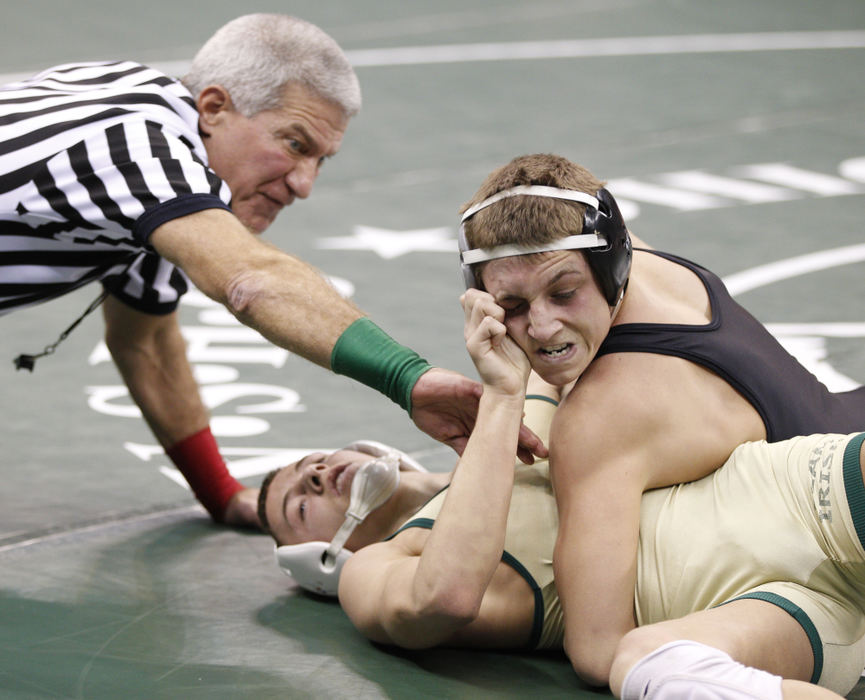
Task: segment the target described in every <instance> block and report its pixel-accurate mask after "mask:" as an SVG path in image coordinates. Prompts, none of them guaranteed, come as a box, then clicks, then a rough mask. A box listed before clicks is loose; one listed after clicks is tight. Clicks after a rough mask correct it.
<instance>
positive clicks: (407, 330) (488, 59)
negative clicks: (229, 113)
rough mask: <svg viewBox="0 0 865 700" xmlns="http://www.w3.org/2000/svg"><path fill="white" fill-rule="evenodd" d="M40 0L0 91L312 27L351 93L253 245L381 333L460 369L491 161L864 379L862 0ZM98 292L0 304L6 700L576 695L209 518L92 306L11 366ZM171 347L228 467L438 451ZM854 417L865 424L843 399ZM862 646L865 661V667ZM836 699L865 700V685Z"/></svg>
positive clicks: (831, 374)
mask: <svg viewBox="0 0 865 700" xmlns="http://www.w3.org/2000/svg"><path fill="white" fill-rule="evenodd" d="M207 8H208V14H207V15H206V16H204V15H201V14H199V13H198V12H197V11H196V10H197V9H199V8H198V6H196V5H195V4H183V3H172V4H167V3H164V4H163V3H161V2H156V3H151V4H148V5H142V4H139V3H128V2H125V1H124V0H121V2H120V3H119V4H118V3H117V2H114V3H111V4H109V3H105V2H100V1H98V0H85V1H84V2H80V3H65V2H60V1H59V0H37V2H34V3H29V4H27V3H18V4H10V6H9V7H6V8H4V17H5V20H6V21H5V22H4V23H3V28H2V29H0V36H2V41H0V57H2V61H0V73H3V76H2V77H3V80H2V82H4V83H5V82H8V81H11V80H13V79H16V78H18V77H21V76H24V75H27V74H30V73H32V72H35V71H36V70H39V69H42V68H45V67H48V66H49V65H53V64H57V63H61V62H65V61H75V60H102V59H121V58H129V59H136V60H140V61H143V62H148V63H151V64H153V65H155V66H156V67H160V68H164V69H165V70H168V71H171V72H179V71H182V70H183V66H184V65H185V62H186V60H187V59H188V58H189V57H190V56H191V55H192V53H193V52H194V51H195V50H196V49H197V47H198V46H199V45H200V43H201V42H202V41H203V40H204V39H205V38H206V37H208V36H209V35H210V34H211V33H212V32H213V31H214V30H215V29H216V28H217V27H218V26H220V25H221V24H223V23H224V22H226V21H228V20H229V19H231V18H232V17H234V16H235V14H238V13H240V12H244V11H279V12H289V13H293V14H296V15H298V16H300V17H303V18H305V19H308V20H310V21H312V22H315V23H316V24H318V25H320V26H321V27H322V28H324V29H325V30H326V31H328V32H329V33H330V34H332V35H333V36H334V37H335V38H336V39H337V40H338V41H339V42H340V44H341V45H342V46H343V47H344V48H345V49H346V50H347V52H348V53H349V56H350V57H351V59H352V60H353V62H354V63H355V65H357V66H358V74H359V76H360V79H361V84H362V87H363V90H364V108H363V110H362V112H361V114H360V115H359V116H358V117H357V118H356V119H355V120H354V122H353V123H352V125H351V126H350V127H349V130H348V132H347V134H346V138H345V141H344V144H343V148H342V152H341V153H340V154H339V155H338V157H337V158H335V159H334V160H333V161H332V162H329V163H328V164H327V166H326V168H325V170H324V171H323V173H322V175H321V178H320V179H319V181H318V182H317V183H316V187H315V189H314V191H313V195H312V197H311V198H310V199H309V200H308V201H304V202H297V203H296V204H294V205H293V206H292V207H291V208H290V209H288V210H287V211H286V212H284V213H283V215H282V216H281V218H280V219H279V220H278V221H277V223H276V224H275V225H274V226H273V227H272V229H271V231H270V232H269V233H268V234H267V236H268V238H269V239H270V240H271V241H272V242H274V243H275V244H276V245H278V246H280V247H282V248H284V249H286V250H288V251H291V252H293V253H296V254H297V255H299V256H300V257H302V258H304V259H307V260H309V261H310V262H312V263H313V264H315V265H316V266H318V267H319V268H320V269H321V270H322V271H323V272H325V273H326V274H328V275H330V276H331V277H332V278H333V279H334V281H335V283H336V284H338V285H339V287H340V288H341V289H343V290H344V291H345V293H346V294H351V295H352V297H353V299H354V300H355V301H356V302H357V303H358V305H359V306H361V307H362V308H363V309H365V310H366V311H368V312H369V313H370V315H371V316H372V317H373V318H374V319H375V320H376V321H377V322H378V323H379V325H381V326H382V327H383V328H385V329H386V330H387V331H388V332H390V333H391V334H392V335H393V336H395V337H396V338H397V339H398V340H400V341H401V342H403V343H405V344H407V345H410V346H412V347H413V348H415V349H416V350H418V351H419V352H420V353H421V354H422V355H424V356H425V357H427V358H428V359H429V360H430V361H431V362H433V363H434V364H437V365H441V366H445V367H449V368H452V369H456V370H459V371H462V372H464V373H466V374H473V370H472V367H471V365H470V362H469V360H468V357H467V355H466V352H465V349H464V347H463V342H462V312H461V310H460V308H459V303H458V297H459V294H460V293H461V281H460V275H459V270H458V266H457V262H456V252H455V251H456V243H455V240H456V226H457V210H458V208H459V206H460V205H461V204H462V203H463V202H464V201H466V200H467V199H468V198H469V197H470V196H471V194H472V193H473V192H474V190H475V189H476V188H477V186H478V185H479V184H480V182H481V180H482V179H483V178H484V176H485V175H486V174H487V173H488V172H489V171H490V170H492V169H493V168H495V167H497V166H499V165H501V164H503V163H505V162H506V161H508V160H509V159H510V158H511V157H513V156H515V155H518V154H522V153H528V152H558V153H560V154H562V155H564V156H566V157H568V158H570V159H572V160H575V161H578V162H580V163H583V164H584V165H586V166H587V167H589V168H590V169H591V170H592V171H594V172H595V173H596V174H597V175H598V176H600V177H602V178H605V179H608V180H609V187H610V189H611V191H612V192H613V193H614V194H615V195H616V196H617V198H618V199H619V201H620V204H622V208H623V212H624V214H625V216H626V218H627V219H628V221H629V225H630V227H631V229H632V230H633V231H634V232H635V233H636V234H637V235H638V236H640V237H642V238H643V239H645V240H646V241H647V242H649V243H650V244H652V245H653V246H655V247H658V248H660V249H662V250H670V251H672V252H676V253H679V254H681V255H684V256H685V257H688V258H691V259H693V260H695V261H697V262H700V263H703V264H706V265H708V266H709V267H711V268H712V269H713V270H715V271H716V272H718V273H719V274H721V275H722V276H724V277H725V278H726V279H727V280H728V282H729V284H730V286H731V289H732V290H733V291H734V293H735V295H736V296H737V298H739V299H740V300H741V301H742V302H743V303H744V304H745V305H746V306H747V307H748V308H749V309H750V310H752V312H754V313H755V315H756V316H757V317H758V318H760V319H761V320H762V321H764V322H765V323H767V324H769V325H770V327H771V328H772V330H773V332H775V333H776V335H778V337H779V338H781V339H782V341H783V342H784V343H785V345H787V347H788V348H790V350H791V351H792V352H794V353H795V354H797V355H798V356H799V357H800V358H801V359H802V361H803V362H805V363H806V364H807V365H808V366H809V367H810V368H811V369H812V370H813V371H815V372H818V373H819V374H820V376H821V377H822V378H823V380H824V381H825V382H826V383H827V384H829V385H830V386H831V387H833V388H835V389H837V390H841V389H844V388H848V387H852V386H856V385H858V384H860V383H862V382H863V381H865V342H863V339H865V313H863V302H862V299H863V290H865V283H863V280H865V231H863V224H862V219H863V211H865V209H863V196H862V195H863V192H865V126H863V120H862V114H863V113H865V104H863V103H865V93H863V90H862V75H863V73H865V5H863V3H862V2H860V0H826V1H824V2H820V3H816V2H806V1H804V0H797V1H796V0H794V1H791V0H763V2H759V3H753V2H745V1H744V0H732V1H731V2H727V3H714V2H709V0H694V1H693V2H689V3H682V2H677V1H675V0H605V1H604V2H601V1H600V0H584V1H581V2H572V1H568V0H540V1H539V2H534V3H525V2H520V1H518V0H501V1H490V2H487V1H485V0H461V1H460V2H456V1H454V0H442V1H440V2H436V3H427V2H418V1H415V0H410V1H402V2H396V1H394V0H369V1H368V2H354V3H353V2H349V1H348V0H338V1H335V2H327V3H321V2H311V1H307V0H304V1H298V2H291V3H287V4H286V3H284V2H282V3H277V2H274V1H273V0H262V1H261V2H259V3H257V4H256V5H255V6H254V7H249V8H247V7H244V8H243V9H242V10H240V9H238V7H237V5H236V4H232V3H228V2H223V1H222V0H215V1H214V2H211V3H209V4H208V6H207ZM97 292H98V290H97V289H96V288H92V289H90V288H88V289H85V290H82V291H80V292H78V293H76V294H74V295H71V296H68V297H65V298H63V299H60V300H57V301H54V302H51V303H49V304H46V305H43V306H41V307H38V308H35V309H31V310H27V311H23V312H18V313H15V314H11V315H9V316H5V317H3V318H2V320H0V329H2V330H0V367H2V368H3V369H0V387H2V390H0V405H2V412H3V416H4V418H5V420H4V427H3V432H2V436H3V449H2V453H0V454H2V456H0V476H2V485H3V486H2V497H0V506H2V507H0V620H2V623H0V639H2V643H0V698H4V699H5V698H14V699H24V698H27V699H30V698H34V699H43V698H45V699H54V698H86V699H87V700H102V699H106V700H108V699H112V700H113V699H115V698H208V699H215V698H255V699H260V698H271V697H273V698H277V697H279V698H286V697H291V698H307V697H320V698H445V697H446V698H463V697H464V698H479V697H482V698H487V697H489V698H497V697H502V698H511V697H527V696H537V697H544V698H558V697H562V698H564V697H568V698H573V697H578V698H579V697H582V698H591V697H595V696H596V695H598V694H600V695H605V693H594V692H592V691H591V690H588V689H586V688H585V687H584V686H582V685H581V684H580V683H579V682H578V681H577V679H576V677H575V675H574V674H573V673H572V672H571V670H570V666H569V665H568V663H567V662H566V661H565V660H564V658H563V657H562V656H560V655H553V656H545V655H537V654H529V653H526V654H521V653H508V654H499V653H481V652H463V651H453V650H440V651H431V652H411V653H409V652H394V651H392V650H386V649H381V648H378V647H376V646H373V645H371V644H369V643H368V642H366V641H365V640H364V639H362V638H361V637H360V636H359V635H358V634H356V633H355V632H354V630H353V628H352V627H351V626H350V625H349V623H348V621H347V619H346V618H345V617H344V615H343V614H342V612H341V611H340V609H339V607H338V606H337V605H336V604H335V603H334V602H332V601H324V600H319V599H316V598H313V597H311V596H308V595H305V594H301V593H299V592H298V590H297V589H296V587H294V585H293V583H292V581H291V580H290V579H288V578H287V577H286V576H284V575H283V574H282V573H281V572H280V571H279V570H278V569H277V568H276V566H275V564H274V561H273V553H272V545H271V543H270V541H269V540H268V538H266V537H264V536H261V535H254V534H248V533H238V532H233V531H230V530H226V529H222V528H218V527H215V526H212V525H211V524H210V523H209V521H208V520H207V519H206V518H205V516H204V513H203V511H202V510H200V509H199V508H198V507H197V506H195V505H194V502H193V500H192V498H191V496H190V495H189V492H188V491H186V490H185V489H184V488H182V487H181V486H180V485H178V483H177V481H176V474H174V473H173V472H172V470H170V469H167V465H168V462H167V460H166V459H165V458H164V456H163V455H162V454H161V452H160V451H159V449H158V448H157V447H156V446H155V443H154V440H153V438H152V437H151V436H150V434H149V432H148V431H147V429H146V428H145V426H144V424H143V422H142V421H141V420H140V419H139V418H137V417H136V415H135V409H134V407H133V406H132V405H131V404H130V401H129V399H128V397H127V396H126V394H125V390H124V389H123V387H122V385H121V382H120V380H119V377H118V375H117V373H116V371H115V370H114V369H113V366H112V365H111V363H110V361H109V360H108V357H107V354H106V351H105V348H104V346H103V345H102V344H101V343H100V342H99V338H100V336H101V332H102V327H101V321H100V319H99V314H94V315H93V316H91V317H89V318H87V319H86V320H85V321H84V323H83V324H82V325H81V326H80V327H79V328H78V329H77V330H76V331H75V332H74V333H73V334H72V335H71V336H70V338H69V339H68V341H66V342H65V343H64V344H63V345H61V346H60V348H59V349H58V351H57V353H56V354H55V355H53V356H51V357H49V358H43V359H42V360H40V361H39V363H38V364H37V366H36V371H35V373H34V374H33V375H29V374H27V373H21V372H18V373H16V372H15V371H14V368H13V366H12V359H13V357H15V356H16V355H18V354H19V353H22V352H28V353H33V352H38V351H39V350H41V349H42V347H44V346H45V345H47V344H48V343H51V342H53V341H54V340H55V339H56V337H57V335H58V334H59V333H60V332H61V331H62V330H63V329H65V328H66V327H67V326H68V325H69V324H70V323H71V322H72V321H73V320H74V318H76V316H77V315H78V314H79V313H80V312H81V311H83V309H84V308H86V306H87V305H88V304H89V302H90V301H91V300H92V298H93V297H95V296H96V294H97ZM182 321H183V325H184V329H185V332H186V334H187V339H188V340H189V343H190V357H191V359H192V362H193V364H194V366H195V367H196V370H197V371H198V373H199V380H200V381H201V382H202V385H203V386H204V388H205V396H206V398H207V400H208V403H209V405H210V406H211V408H212V412H213V416H214V423H213V425H214V431H215V432H216V433H218V435H219V441H220V444H221V445H222V447H223V450H224V453H225V456H226V458H227V459H228V460H229V462H230V466H231V469H232V471H233V472H234V473H235V474H236V475H237V476H239V477H240V478H242V479H243V480H244V481H245V482H246V483H248V484H250V485H254V484H257V483H258V482H259V481H260V480H261V477H262V475H263V474H264V473H265V472H266V471H268V470H269V469H270V468H271V467H273V466H276V465H278V464H281V463H284V462H287V461H289V460H291V459H294V458H295V456H296V455H297V454H299V453H304V452H306V451H308V450H310V449H316V448H327V447H337V446H340V445H342V444H345V443H347V442H349V441H352V440H355V439H358V438H369V439H375V440H381V441H385V442H391V443H393V444H395V445H397V446H399V447H400V448H402V449H404V450H406V451H408V452H410V453H412V454H413V455H414V456H416V457H418V458H419V459H421V461H422V462H424V463H425V464H426V465H427V466H429V467H430V468H433V469H437V470H446V469H450V468H451V466H452V465H453V461H454V459H453V455H452V454H451V453H450V451H449V450H448V449H447V448H444V447H441V446H439V445H437V444H436V443H434V442H433V441H432V440H431V439H429V438H427V437H426V436H425V435H423V434H421V433H420V432H419V431H417V430H416V429H415V428H414V427H413V426H412V424H411V423H410V422H409V421H408V420H407V419H406V417H405V415H404V413H403V412H402V411H401V410H400V409H399V408H398V407H396V406H395V405H393V404H390V403H389V402H388V401H387V400H386V399H384V398H382V397H380V396H379V395H377V394H376V393H374V392H373V391H371V390H369V389H366V388H364V387H362V386H359V385H354V384H352V383H350V382H349V381H348V380H346V379H344V378H341V377H336V376H332V375H330V374H328V373H327V372H325V371H324V370H322V369H320V368H317V367H314V366H312V365H311V364H309V363H307V362H304V361H302V360H300V359H299V358H297V357H294V356H292V355H290V354H288V353H285V352H283V351H281V350H278V349H276V348H273V347H271V346H269V345H268V344H267V343H266V342H265V341H263V340H262V339H260V338H259V337H257V336H256V335H255V334H252V333H249V332H247V331H246V330H245V329H244V328H242V327H240V326H238V325H237V324H236V323H233V322H232V320H231V319H229V318H226V316H225V314H223V313H220V310H219V309H218V308H215V307H214V306H213V305H212V304H211V303H210V302H208V301H207V300H206V299H202V298H200V297H199V296H196V295H189V296H188V298H187V299H186V301H185V303H184V305H183V307H182ZM863 428H865V417H863ZM863 664H865V660H863ZM851 697H865V689H863V684H862V683H860V686H859V687H858V688H857V690H856V691H855V692H854V694H853V695H851Z"/></svg>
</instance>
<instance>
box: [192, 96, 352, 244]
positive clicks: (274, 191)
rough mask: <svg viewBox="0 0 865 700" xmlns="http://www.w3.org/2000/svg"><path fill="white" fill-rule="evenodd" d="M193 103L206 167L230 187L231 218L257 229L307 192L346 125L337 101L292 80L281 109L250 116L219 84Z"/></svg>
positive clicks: (333, 152)
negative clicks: (205, 151) (195, 108)
mask: <svg viewBox="0 0 865 700" xmlns="http://www.w3.org/2000/svg"><path fill="white" fill-rule="evenodd" d="M197 104H198V110H199V114H200V120H199V124H200V128H201V131H202V133H203V134H204V135H205V139H204V144H205V148H206V150H207V157H208V161H209V165H210V167H211V168H212V169H213V171H214V172H215V173H216V174H217V175H219V177H220V178H222V179H223V180H224V181H225V182H226V184H227V185H228V187H229V189H231V209H232V211H233V212H234V214H235V216H237V218H238V219H240V220H241V221H242V222H243V224H244V225H245V226H247V228H249V229H250V230H252V231H254V232H255V233H261V232H263V231H264V230H265V229H266V228H267V227H268V226H270V224H271V223H273V220H274V219H275V218H276V216H277V214H279V212H280V211H281V210H282V209H283V207H287V206H289V205H290V204H291V203H292V202H293V201H294V200H295V198H300V199H305V198H306V197H308V196H309V194H310V192H311V191H312V185H313V183H314V182H315V179H316V177H318V174H319V171H320V170H321V166H322V165H323V164H324V162H325V160H327V159H328V158H330V157H332V156H334V155H336V152H337V151H338V150H339V147H340V145H341V144H342V137H343V134H344V133H345V130H346V128H347V127H348V118H347V117H346V116H345V115H344V114H343V112H342V110H341V109H340V108H339V107H338V106H337V105H335V104H334V103H332V102H329V101H328V100H325V99H322V98H321V97H319V96H318V95H316V94H315V93H313V92H311V91H310V90H308V89H306V88H305V87H303V86H301V85H298V84H293V83H290V84H289V85H287V86H286V88H285V92H284V96H283V100H282V103H281V106H280V107H277V108H275V109H267V110H264V111H262V112H259V113H258V114H254V115H253V116H251V117H246V116H244V115H243V114H241V113H240V112H239V111H237V110H236V109H235V108H234V106H233V105H232V103H231V98H230V96H229V95H228V93H227V91H225V90H224V89H223V88H221V87H220V86H211V87H208V88H205V89H204V90H203V91H202V92H201V95H200V96H199V98H198V101H197Z"/></svg>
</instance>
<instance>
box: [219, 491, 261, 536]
mask: <svg viewBox="0 0 865 700" xmlns="http://www.w3.org/2000/svg"><path fill="white" fill-rule="evenodd" d="M222 522H224V523H225V524H226V525H231V526H232V527H251V528H257V529H259V530H260V529H261V522H260V521H259V519H258V489H243V490H242V491H238V492H237V493H236V494H234V495H233V496H232V497H231V500H229V501H228V505H227V506H226V507H225V513H224V514H223V516H222Z"/></svg>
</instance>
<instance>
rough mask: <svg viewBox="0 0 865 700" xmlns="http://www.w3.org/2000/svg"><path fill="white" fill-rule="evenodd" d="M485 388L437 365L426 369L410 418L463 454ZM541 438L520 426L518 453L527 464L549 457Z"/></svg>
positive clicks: (417, 386) (414, 392)
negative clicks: (535, 457)
mask: <svg viewBox="0 0 865 700" xmlns="http://www.w3.org/2000/svg"><path fill="white" fill-rule="evenodd" d="M482 393H483V387H482V386H481V385H480V384H479V383H478V382H475V381H472V380H471V379H468V378H467V377H464V376H463V375H461V374H458V373H456V372H452V371H450V370H446V369H440V368H437V367H434V368H433V369H430V370H428V371H426V372H424V373H423V374H422V375H421V377H420V379H418V380H417V382H416V383H415V385H414V387H413V388H412V392H411V403H412V412H411V417H412V420H413V421H414V423H415V425H417V427H418V428H420V429H421V430H423V431H424V432H425V433H427V434H428V435H430V436H431V437H434V438H435V439H436V440H438V441H440V442H443V443H445V444H447V445H450V446H451V447H452V448H453V449H454V450H455V451H456V453H457V454H460V455H461V454H462V453H463V450H464V449H465V447H466V443H467V442H468V439H469V435H470V434H471V431H472V428H474V425H475V418H476V417H477V414H478V400H479V399H480V397H481V394H482ZM547 454H548V452H547V448H546V447H544V444H543V442H541V439H540V438H539V437H538V436H537V435H535V434H534V433H533V432H532V431H531V430H529V429H528V428H526V427H525V426H524V425H523V426H521V427H520V437H519V448H518V450H517V455H518V456H519V458H520V460H522V461H523V462H525V463H526V464H531V463H532V462H534V456H533V455H535V456H537V457H541V458H543V457H546V456H547Z"/></svg>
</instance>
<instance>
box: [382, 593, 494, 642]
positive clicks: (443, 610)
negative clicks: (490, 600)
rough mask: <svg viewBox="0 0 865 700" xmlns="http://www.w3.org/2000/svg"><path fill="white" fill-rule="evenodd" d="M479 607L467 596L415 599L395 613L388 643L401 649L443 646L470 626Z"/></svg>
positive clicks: (477, 613) (438, 596) (434, 596)
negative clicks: (454, 635) (457, 633)
mask: <svg viewBox="0 0 865 700" xmlns="http://www.w3.org/2000/svg"><path fill="white" fill-rule="evenodd" d="M479 613H480V605H478V604H474V603H473V601H472V599H471V596H464V595H447V594H444V593H440V594H436V595H431V596H428V597H427V596H424V597H423V598H422V599H418V598H416V599H415V600H414V601H413V602H412V603H411V604H410V605H407V606H406V607H404V608H403V609H401V610H398V611H395V615H394V624H393V625H391V626H390V629H389V631H388V632H389V637H390V641H391V643H393V644H395V645H396V646H399V647H403V648H404V649H414V650H418V649H429V648H432V647H435V646H438V645H440V644H443V643H445V642H447V640H448V639H450V637H451V636H452V635H453V634H454V633H456V632H457V631H458V630H460V629H462V628H463V627H465V626H466V625H469V624H471V623H472V622H474V621H475V620H476V619H477V617H478V615H479Z"/></svg>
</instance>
